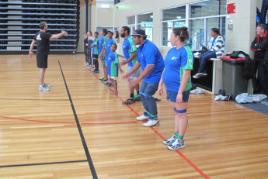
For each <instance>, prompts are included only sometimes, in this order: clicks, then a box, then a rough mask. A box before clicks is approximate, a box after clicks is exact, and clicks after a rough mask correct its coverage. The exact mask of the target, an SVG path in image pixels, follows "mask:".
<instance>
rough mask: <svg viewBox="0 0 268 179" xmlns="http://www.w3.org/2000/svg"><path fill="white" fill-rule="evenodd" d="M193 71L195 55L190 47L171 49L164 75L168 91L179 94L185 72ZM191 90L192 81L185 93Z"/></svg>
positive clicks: (166, 60) (188, 83) (189, 81)
mask: <svg viewBox="0 0 268 179" xmlns="http://www.w3.org/2000/svg"><path fill="white" fill-rule="evenodd" d="M192 69H193V54H192V51H191V49H190V47H189V46H184V47H181V48H179V49H177V48H176V47H173V48H172V49H170V50H169V51H168V53H167V56H166V59H165V69H164V72H163V75H162V78H163V82H164V84H165V86H166V89H167V91H171V92H178V91H179V88H180V84H181V80H182V76H183V73H184V71H185V70H192ZM191 88H192V85H191V79H189V80H188V82H187V85H186V88H185V90H184V91H189V90H190V89H191Z"/></svg>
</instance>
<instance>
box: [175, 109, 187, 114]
mask: <svg viewBox="0 0 268 179" xmlns="http://www.w3.org/2000/svg"><path fill="white" fill-rule="evenodd" d="M173 110H174V112H175V113H176V114H184V113H186V112H187V109H176V108H174V109H173Z"/></svg>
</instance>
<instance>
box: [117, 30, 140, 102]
mask: <svg viewBox="0 0 268 179" xmlns="http://www.w3.org/2000/svg"><path fill="white" fill-rule="evenodd" d="M120 34H121V37H122V38H124V42H123V45H122V52H123V55H124V60H123V61H121V62H120V64H121V65H126V64H127V65H128V67H127V71H131V70H132V68H133V66H134V65H135V63H136V62H137V47H136V45H135V44H134V41H133V37H132V36H130V28H129V27H127V26H123V27H122V28H121V32H120ZM139 75H140V70H137V71H136V72H135V73H134V74H132V75H131V76H130V77H129V78H128V82H129V91H130V98H129V99H127V100H126V101H124V102H123V104H126V105H129V104H132V103H134V102H135V101H138V100H139V84H137V85H136V86H135V87H134V88H133V87H132V86H131V81H132V80H134V79H136V78H137V77H138V76H139ZM135 89H136V91H137V95H136V96H134V90H135Z"/></svg>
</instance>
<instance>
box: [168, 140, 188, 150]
mask: <svg viewBox="0 0 268 179" xmlns="http://www.w3.org/2000/svg"><path fill="white" fill-rule="evenodd" d="M167 147H168V150H173V151H174V150H177V149H182V148H184V147H185V143H184V140H180V139H176V140H175V141H174V142H173V143H172V144H170V145H168V146H167Z"/></svg>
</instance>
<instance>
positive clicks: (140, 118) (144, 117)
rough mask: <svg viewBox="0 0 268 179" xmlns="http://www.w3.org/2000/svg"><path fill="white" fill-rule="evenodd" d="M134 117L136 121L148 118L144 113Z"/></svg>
mask: <svg viewBox="0 0 268 179" xmlns="http://www.w3.org/2000/svg"><path fill="white" fill-rule="evenodd" d="M136 119H137V120H138V121H144V120H146V119H149V117H148V116H145V115H144V114H143V115H140V116H138V117H137V118H136Z"/></svg>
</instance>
